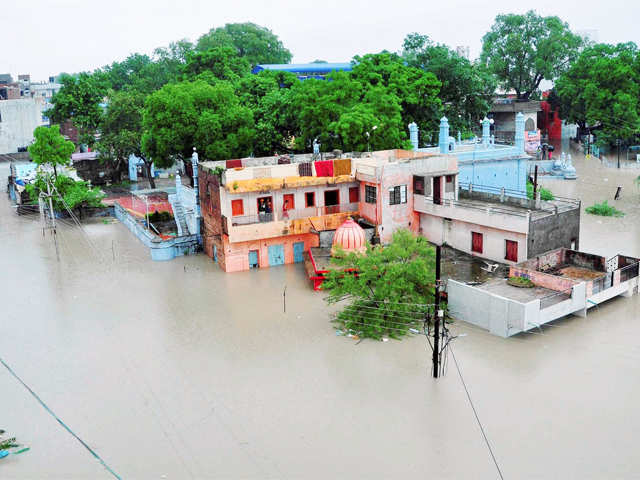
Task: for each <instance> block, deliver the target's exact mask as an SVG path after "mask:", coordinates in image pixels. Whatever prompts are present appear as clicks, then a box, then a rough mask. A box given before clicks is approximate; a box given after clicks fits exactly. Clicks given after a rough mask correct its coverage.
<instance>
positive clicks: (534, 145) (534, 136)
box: [524, 130, 540, 153]
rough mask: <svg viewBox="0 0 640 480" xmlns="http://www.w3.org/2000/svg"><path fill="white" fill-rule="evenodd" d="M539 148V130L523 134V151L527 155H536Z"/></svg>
mask: <svg viewBox="0 0 640 480" xmlns="http://www.w3.org/2000/svg"><path fill="white" fill-rule="evenodd" d="M539 146H540V130H531V131H525V132H524V151H525V152H527V153H536V151H537V150H538V147H539Z"/></svg>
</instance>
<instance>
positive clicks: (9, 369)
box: [0, 357, 122, 480]
mask: <svg viewBox="0 0 640 480" xmlns="http://www.w3.org/2000/svg"><path fill="white" fill-rule="evenodd" d="M0 363H2V365H4V367H5V368H6V369H7V371H8V372H9V373H10V374H11V375H13V377H14V378H15V379H16V380H18V382H20V383H21V384H22V386H23V387H24V388H26V389H27V390H28V391H29V393H30V394H31V395H32V396H33V398H35V399H36V400H37V401H38V403H39V404H40V405H42V407H43V408H44V409H45V410H46V411H47V412H49V414H50V415H51V416H52V417H53V418H55V419H56V420H57V422H58V423H59V424H60V425H62V427H63V428H64V429H65V430H66V431H67V432H69V433H70V434H71V435H72V436H73V437H74V438H75V439H76V440H78V442H80V444H81V445H82V446H83V447H84V448H86V449H87V450H88V451H89V453H91V455H93V456H94V457H95V458H96V460H98V461H99V462H100V463H101V464H102V466H103V467H104V468H105V469H107V471H108V472H109V473H110V474H111V475H113V476H114V477H115V478H117V479H118V480H122V477H120V475H118V474H117V473H116V472H114V471H113V469H112V468H111V467H110V466H109V465H107V463H106V462H105V461H104V460H103V459H102V457H100V455H98V454H97V453H96V452H95V451H94V450H93V449H92V448H91V447H90V446H89V445H87V443H86V442H85V441H84V440H82V439H81V438H80V437H79V436H78V435H76V433H75V432H74V431H73V430H71V429H70V428H69V427H68V426H67V424H66V423H64V422H63V421H62V420H61V419H60V417H58V416H57V415H56V414H55V413H54V412H53V410H51V409H50V408H49V406H48V405H47V404H46V403H44V402H43V401H42V399H41V398H40V397H39V396H38V394H37V393H36V392H34V391H33V390H32V389H31V387H29V385H27V384H26V383H25V382H24V381H23V380H22V378H20V377H19V376H18V374H17V373H16V372H14V371H13V369H12V368H11V367H10V366H9V365H7V363H6V362H5V361H4V360H3V359H2V358H1V357H0Z"/></svg>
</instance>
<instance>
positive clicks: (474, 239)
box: [471, 232, 482, 253]
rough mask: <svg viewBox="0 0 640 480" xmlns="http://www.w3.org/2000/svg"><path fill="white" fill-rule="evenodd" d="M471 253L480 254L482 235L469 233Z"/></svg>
mask: <svg viewBox="0 0 640 480" xmlns="http://www.w3.org/2000/svg"><path fill="white" fill-rule="evenodd" d="M471 251H472V252H476V253H482V234H481V233H478V232H471Z"/></svg>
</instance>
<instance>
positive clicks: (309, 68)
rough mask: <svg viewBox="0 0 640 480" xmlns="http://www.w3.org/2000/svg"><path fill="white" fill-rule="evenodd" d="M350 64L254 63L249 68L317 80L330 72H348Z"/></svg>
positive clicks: (254, 72)
mask: <svg viewBox="0 0 640 480" xmlns="http://www.w3.org/2000/svg"><path fill="white" fill-rule="evenodd" d="M352 67H353V66H352V65H351V63H349V62H346V63H344V62H343V63H272V64H263V65H256V66H255V67H253V69H252V70H251V73H253V74H257V73H260V72H262V71H263V70H274V71H278V72H289V73H293V74H294V75H295V76H296V77H298V79H300V80H307V79H309V78H316V79H318V80H324V79H325V77H326V76H327V75H329V74H330V73H331V72H334V71H338V72H350V71H351V69H352Z"/></svg>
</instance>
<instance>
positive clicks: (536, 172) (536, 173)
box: [533, 165, 538, 200]
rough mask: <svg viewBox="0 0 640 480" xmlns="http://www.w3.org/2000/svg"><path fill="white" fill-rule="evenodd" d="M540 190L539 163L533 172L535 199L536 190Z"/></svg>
mask: <svg viewBox="0 0 640 480" xmlns="http://www.w3.org/2000/svg"><path fill="white" fill-rule="evenodd" d="M537 191H538V165H536V169H535V171H534V173H533V199H534V200H535V199H536V192H537Z"/></svg>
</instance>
